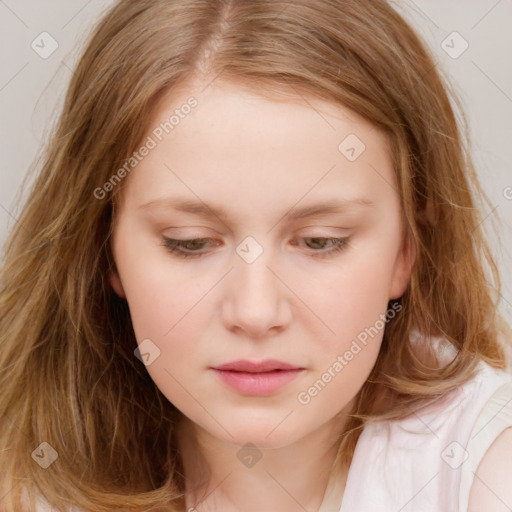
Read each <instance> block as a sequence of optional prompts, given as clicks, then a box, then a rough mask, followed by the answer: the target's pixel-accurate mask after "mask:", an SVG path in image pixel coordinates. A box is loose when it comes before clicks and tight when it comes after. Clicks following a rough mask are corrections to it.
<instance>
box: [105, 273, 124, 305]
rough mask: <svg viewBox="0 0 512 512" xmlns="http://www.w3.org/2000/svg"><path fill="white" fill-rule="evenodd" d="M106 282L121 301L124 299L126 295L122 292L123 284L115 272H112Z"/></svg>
mask: <svg viewBox="0 0 512 512" xmlns="http://www.w3.org/2000/svg"><path fill="white" fill-rule="evenodd" d="M108 281H109V283H110V286H112V288H113V289H114V291H115V292H116V294H117V295H118V296H119V297H121V298H122V299H126V293H125V292H124V288H123V283H122V282H121V278H120V277H119V274H118V272H117V270H112V272H110V274H109V276H108Z"/></svg>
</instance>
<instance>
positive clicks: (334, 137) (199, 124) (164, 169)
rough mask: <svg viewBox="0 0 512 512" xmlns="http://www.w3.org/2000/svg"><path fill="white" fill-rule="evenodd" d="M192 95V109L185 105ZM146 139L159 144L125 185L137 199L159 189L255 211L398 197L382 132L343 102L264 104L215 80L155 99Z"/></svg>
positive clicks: (287, 99) (278, 100)
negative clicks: (262, 206) (330, 198)
mask: <svg viewBox="0 0 512 512" xmlns="http://www.w3.org/2000/svg"><path fill="white" fill-rule="evenodd" d="M190 98H193V99H194V100H195V102H196V103H195V106H194V107H193V108H189V107H187V108H184V106H185V105H187V104H189V105H190V104H191V103H190ZM171 116H174V119H173V122H172V123H170V122H169V121H170V119H171ZM147 137H151V138H152V139H153V140H154V141H155V147H154V149H152V150H151V151H150V152H149V154H148V155H147V156H145V157H144V159H143V160H142V161H141V162H140V163H139V164H138V165H137V168H136V170H134V171H133V172H132V173H130V175H129V179H128V180H127V181H128V183H126V186H127V187H126V188H127V190H126V193H127V196H128V197H132V198H134V197H136V198H137V199H138V202H139V203H142V202H148V201H151V200H152V199H155V198H157V197H159V196H161V195H162V193H165V192H177V193H179V194H183V193H185V194H188V195H190V196H191V198H192V197H193V196H196V197H195V199H198V198H199V199H201V198H204V200H205V201H206V202H208V198H211V197H212V194H214V195H216V196H218V197H217V201H216V202H219V201H220V202H225V201H226V200H229V201H232V202H233V204H234V203H236V202H237V201H241V202H248V201H249V202H250V201H253V202H254V205H255V206H256V205H257V204H258V202H259V201H262V200H265V201H267V203H268V201H274V202H279V201H282V200H285V201H286V202H287V203H288V202H290V201H293V202H295V201H297V200H299V199H300V197H301V196H304V195H308V196H310V197H311V198H313V196H315V195H319V194H320V195H321V194H322V191H324V192H329V193H331V195H332V194H333V193H334V194H335V193H338V192H339V193H344V194H345V195H346V196H353V197H354V196H360V195H367V194H368V193H370V194H373V195H378V194H382V188H383V187H385V186H387V187H389V188H390V189H391V190H389V191H388V193H393V192H396V187H395V186H394V183H395V178H394V171H393V169H392V164H391V155H390V152H389V145H388V140H387V136H386V135H385V134H384V133H383V132H382V131H381V130H380V129H379V128H378V127H376V126H375V125H374V124H372V123H371V122H369V121H368V120H366V119H365V118H363V117H362V116H360V115H358V114H357V113H355V112H353V111H352V110H350V109H348V108H346V107H343V106H341V105H338V104H335V103H333V102H328V101H325V100H320V99H317V98H313V97H311V96H304V95H301V94H296V93H286V92H285V91H284V90H283V92H282V94H276V95H275V96H274V97H273V98H269V97H268V95H267V94H265V95H261V94H258V93H256V92H254V91H253V90H250V89H248V88H247V87H246V86H243V87H242V86H240V85H237V84H233V83H228V82H221V81H218V80H217V81H214V82H213V83H211V84H209V85H208V86H206V87H205V86H204V85H202V84H190V85H186V86H181V87H180V89H179V90H174V91H169V92H168V93H167V94H165V95H163V96H162V97H161V98H160V99H159V101H158V102H157V104H156V106H155V108H154V110H153V112H152V116H151V119H150V122H149V129H148V131H147V133H146V134H145V137H144V138H143V140H147ZM386 183H387V185H386Z"/></svg>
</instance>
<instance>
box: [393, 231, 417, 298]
mask: <svg viewBox="0 0 512 512" xmlns="http://www.w3.org/2000/svg"><path fill="white" fill-rule="evenodd" d="M403 238H404V239H403V242H402V246H401V248H400V251H399V253H398V255H397V257H396V261H395V266H394V268H393V276H392V278H391V282H390V288H389V300H393V299H399V298H400V297H401V296H402V295H403V294H404V293H405V290H407V286H408V285H409V280H410V278H411V274H412V271H413V268H414V263H415V262H416V254H417V253H416V244H415V243H414V239H413V236H412V234H411V232H410V230H407V232H406V235H405V236H404V237H403Z"/></svg>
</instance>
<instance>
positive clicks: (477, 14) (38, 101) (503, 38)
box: [0, 0, 512, 324]
mask: <svg viewBox="0 0 512 512" xmlns="http://www.w3.org/2000/svg"><path fill="white" fill-rule="evenodd" d="M111 3H112V1H100V0H89V1H87V0H66V1H64V0H46V1H40V0H17V1H16V0H0V43H1V45H0V48H1V50H0V51H1V53H2V67H1V72H0V116H1V119H2V123H1V126H0V130H1V132H0V133H1V136H0V144H1V145H0V151H1V157H2V158H1V161H2V167H1V171H0V185H1V186H0V244H3V242H4V241H5V238H6V236H7V233H8V232H9V230H10V229H11V228H12V226H13V225H14V223H15V222H16V218H17V215H18V212H19V210H20V206H21V203H20V199H21V196H20V195H19V190H20V185H21V183H22V180H23V178H24V176H25V174H26V172H27V170H28V168H29V166H30V164H31V163H32V162H33V160H34V158H35V156H36V155H37V153H38V151H39V150H40V149H41V147H42V145H43V144H44V142H45V140H47V138H48V135H49V132H50V126H51V123H53V122H54V121H55V117H56V114H57V113H58V109H59V108H60V106H61V105H62V101H63V96H64V92H65V90H66V85H67V83H68V80H69V78H70V77H71V74H72V69H73V66H74V63H75V62H76V59H77V56H78V54H79V51H80V49H81V47H82V46H83V43H84V36H85V35H87V34H89V32H90V31H91V28H92V25H93V24H94V22H95V21H96V20H98V19H99V18H100V17H101V14H102V12H103V11H104V10H105V9H106V8H108V6H109V5H111ZM394 5H395V6H397V8H398V10H399V11H400V12H401V13H402V14H403V15H404V16H405V17H406V18H407V19H409V20H410V21H411V22H412V24H413V26H415V27H416V28H417V29H418V31H419V32H420V33H421V35H423V37H424V38H425V39H426V40H427V43H428V44H429V45H430V47H431V48H432V50H433V52H434V54H435V56H436V60H437V65H438V67H439V68H440V69H441V70H443V72H444V73H445V74H446V75H448V76H449V79H450V80H451V82H452V84H453V85H454V86H455V90H456V92H457V93H458V95H459V97H460V98H461V99H462V102H463V106H464V110H465V112H466V115H467V118H468V122H469V125H470V129H471V131H470V136H471V140H472V146H473V157H474V162H475V164H476V167H477V171H478V174H479V176H480V179H481V182H482V184H483V186H484V188H485V191H486V192H487V194H488V196H489V198H490V201H491V203H492V206H491V207H490V208H486V209H485V210H484V211H483V216H484V217H485V219H484V220H483V226H484V227H485V228H486V230H487V232H488V233H489V237H490V240H491V245H492V248H493V250H494V253H495V255H496V257H497V259H498V263H499V266H500V270H501V275H502V280H503V290H502V298H501V311H502V313H503V314H504V317H505V319H506V320H507V321H508V323H509V324H512V269H511V262H512V257H511V248H512V222H511V221H512V87H511V86H512V31H511V30H510V22H511V20H512V1H511V0H414V1H412V0H396V1H395V2H394ZM454 31H456V32H458V33H459V34H460V35H461V36H462V38H463V39H464V40H465V41H467V44H468V45H469V46H468V48H467V49H466V50H465V51H464V52H463V53H462V54H461V55H460V56H458V57H457V58H453V55H452V56H450V55H448V53H446V51H445V50H444V49H443V47H442V45H443V41H446V42H445V43H444V44H445V45H446V44H448V45H450V46H452V47H453V49H452V50H450V51H451V52H452V54H453V53H454V52H458V51H459V50H460V49H462V48H463V46H461V45H464V42H463V41H462V40H460V39H457V36H455V39H454V36H453V35H452V33H453V32H454ZM42 32H48V33H49V34H50V35H51V36H52V37H53V38H54V39H55V40H56V41H57V43H58V48H57V49H56V50H55V51H54V53H52V54H51V55H50V56H49V57H47V58H46V59H43V58H42V57H41V56H40V55H38V54H37V53H36V51H34V50H33V49H32V47H31V44H32V42H33V41H34V40H36V43H37V41H40V38H39V35H40V34H41V33H42ZM447 38H448V39H447ZM46 48H47V49H48V46H46ZM497 220H499V221H500V222H501V224H497V225H496V228H494V229H492V228H493V225H495V221H497ZM496 229H497V230H496Z"/></svg>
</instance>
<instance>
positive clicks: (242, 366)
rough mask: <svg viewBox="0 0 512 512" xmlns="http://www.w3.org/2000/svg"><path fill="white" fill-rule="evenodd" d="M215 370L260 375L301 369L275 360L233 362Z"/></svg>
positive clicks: (216, 367)
mask: <svg viewBox="0 0 512 512" xmlns="http://www.w3.org/2000/svg"><path fill="white" fill-rule="evenodd" d="M214 369H216V370H227V371H234V372H247V373H262V372H272V371H276V370H301V369H302V368H300V367H298V366H294V365H293V364H289V363H284V362H283V361H277V360H276V359H266V360H265V361H261V362H255V361H248V360H239V361H233V362H231V363H226V364H221V365H220V366H215V367H214Z"/></svg>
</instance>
